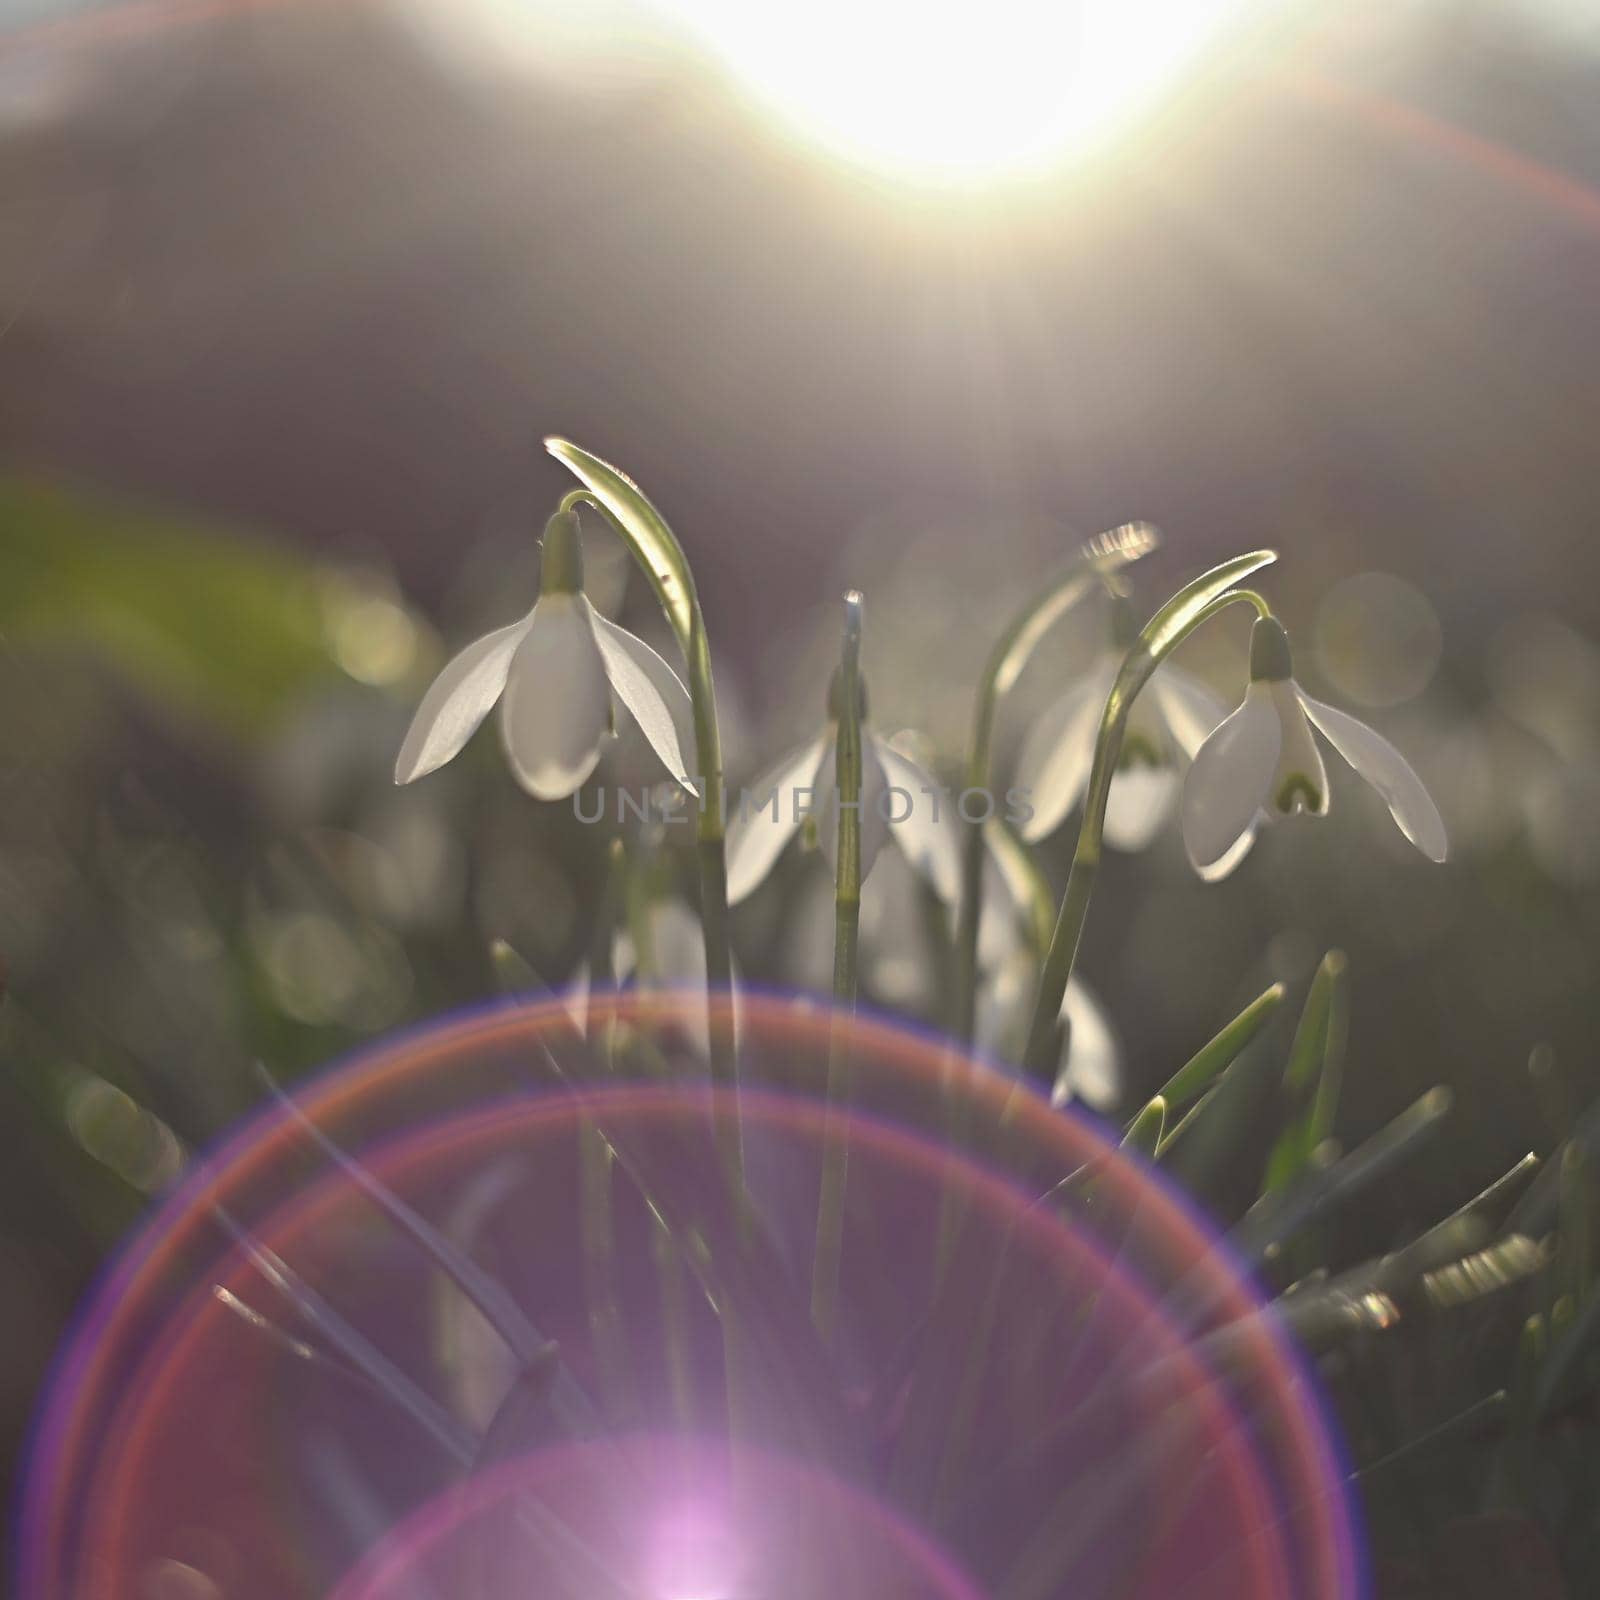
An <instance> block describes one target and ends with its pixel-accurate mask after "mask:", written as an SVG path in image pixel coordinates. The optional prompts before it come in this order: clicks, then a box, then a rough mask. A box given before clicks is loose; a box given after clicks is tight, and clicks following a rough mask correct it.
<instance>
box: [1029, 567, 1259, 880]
mask: <svg viewBox="0 0 1600 1600" xmlns="http://www.w3.org/2000/svg"><path fill="white" fill-rule="evenodd" d="M1114 605H1115V607H1116V609H1115V611H1114V612H1113V614H1112V617H1113V621H1112V630H1111V633H1112V637H1111V640H1110V642H1109V643H1108V644H1107V646H1106V648H1105V649H1104V650H1103V651H1102V652H1101V654H1100V655H1099V656H1098V657H1097V658H1096V660H1095V662H1094V663H1093V665H1092V666H1090V668H1089V669H1088V671H1087V672H1085V673H1084V674H1083V676H1082V677H1081V678H1080V679H1079V680H1078V681H1077V682H1076V683H1075V684H1074V685H1073V686H1072V687H1071V688H1070V689H1069V690H1068V691H1067V692H1066V693H1065V694H1064V695H1062V697H1061V698H1060V699H1059V700H1057V701H1056V702H1055V704H1054V705H1052V706H1051V707H1050V708H1049V710H1047V711H1046V712H1045V713H1044V714H1043V715H1042V716H1041V717H1040V718H1039V720H1038V721H1037V722H1036V723H1035V724H1034V726H1033V728H1032V730H1031V731H1030V733H1029V734H1028V737H1027V739H1026V740H1024V742H1023V746H1022V752H1021V755H1020V756H1019V757H1018V761H1017V774H1016V782H1017V787H1018V788H1019V789H1021V790H1022V791H1023V792H1024V793H1026V794H1027V795H1028V797H1029V803H1030V804H1031V805H1032V806H1033V816H1032V817H1031V818H1030V819H1029V820H1028V821H1027V822H1026V823H1025V824H1024V825H1023V828H1022V836H1023V838H1024V839H1026V840H1027V841H1028V842H1029V843H1030V844H1032V843H1035V842H1037V841H1038V840H1040V839H1043V838H1046V837H1047V836H1048V835H1050V834H1052V833H1054V832H1055V830H1056V829H1057V828H1058V827H1060V826H1061V824H1062V822H1063V821H1065V820H1066V818H1067V816H1068V814H1069V813H1070V812H1071V811H1072V809H1073V807H1074V806H1076V805H1077V803H1078V802H1079V800H1081V799H1082V798H1083V791H1084V788H1085V787H1086V786H1087V784H1088V782H1089V769H1090V768H1091V767H1092V766H1093V764H1094V748H1095V742H1096V740H1097V739H1098V738H1099V734H1100V716H1101V713H1102V712H1103V711H1104V710H1105V704H1106V697H1107V696H1108V695H1109V694H1110V693H1111V685H1112V682H1113V680H1114V679H1115V678H1116V676H1117V672H1118V669H1119V668H1120V667H1121V665H1122V660H1123V657H1124V656H1125V655H1126V654H1127V650H1128V646H1129V645H1130V644H1132V642H1133V617H1132V614H1131V613H1130V612H1129V610H1128V603H1127V601H1126V600H1122V599H1120V598H1119V599H1118V600H1116V601H1115V602H1114ZM1227 709H1228V708H1227V706H1226V705H1225V704H1224V703H1223V702H1222V700H1220V699H1219V698H1218V697H1217V696H1216V695H1215V694H1213V693H1212V692H1211V690H1210V689H1208V688H1207V687H1206V686H1205V685H1204V684H1203V683H1201V682H1200V681H1199V679H1198V678H1193V677H1191V676H1190V675H1189V674H1188V673H1187V672H1183V671H1180V670H1179V669H1178V668H1177V667H1174V666H1170V665H1166V664H1163V665H1162V666H1160V667H1158V668H1156V671H1155V674H1154V676H1153V677H1152V678H1151V679H1150V682H1149V683H1148V684H1146V685H1145V687H1144V690H1143V691H1142V692H1141V693H1140V695H1139V697H1138V699H1136V700H1135V701H1134V703H1133V707H1132V709H1131V710H1130V711H1129V713H1128V725H1127V731H1126V733H1125V734H1124V736H1123V740H1122V753H1121V756H1120V758H1119V760H1118V764H1117V771H1116V774H1115V776H1114V777H1113V778H1112V780H1111V792H1110V794H1109V796H1108V797H1107V800H1106V820H1105V840H1106V843H1107V844H1109V845H1111V846H1113V847H1114V848H1116V849H1118V850H1142V849H1144V847H1145V846H1146V845H1147V844H1149V843H1150V841H1151V840H1152V839H1153V838H1154V837H1155V835H1156V833H1157V831H1158V830H1159V829H1160V827H1161V824H1162V823H1163V822H1165V821H1166V819H1167V817H1168V816H1169V815H1170V814H1171V812H1172V809H1173V806H1174V805H1175V804H1176V802H1177V798H1178V789H1179V778H1180V758H1181V759H1190V760H1192V759H1193V757H1194V753H1195V751H1197V750H1198V749H1199V748H1200V746H1201V744H1202V743H1204V741H1205V738H1206V736H1207V735H1208V734H1209V733H1210V732H1211V730H1212V729H1213V728H1215V727H1216V726H1217V724H1218V723H1219V722H1221V721H1222V719H1223V717H1224V716H1226V715H1227Z"/></svg>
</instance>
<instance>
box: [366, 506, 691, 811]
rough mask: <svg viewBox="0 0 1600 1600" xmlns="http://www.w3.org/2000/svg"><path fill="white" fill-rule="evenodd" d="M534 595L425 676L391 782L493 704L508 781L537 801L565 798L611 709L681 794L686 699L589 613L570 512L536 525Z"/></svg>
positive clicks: (621, 633) (467, 729) (654, 659)
mask: <svg viewBox="0 0 1600 1600" xmlns="http://www.w3.org/2000/svg"><path fill="white" fill-rule="evenodd" d="M539 588H540V592H539V598H538V600H537V602H536V603H535V605H534V608H533V610H532V611H530V612H529V613H528V614H527V616H525V617H524V618H523V619H522V620H521V621H520V622H514V623H512V624H511V625H510V626H509V627H506V628H497V629H496V630H495V631H494V632H493V633H488V634H485V635H484V636H483V638H481V639H479V640H478V641H477V642H476V643H474V644H469V645H468V646H467V648H466V649H465V650H463V651H462V652H461V653H460V655H458V656H456V657H455V659H454V660H452V661H451V662H450V663H449V664H448V665H447V666H446V667H445V669H444V670H443V671H442V672H441V673H440V674H439V676H438V677H437V678H435V679H434V681H433V685H432V687H431V688H430V689H429V690H428V692H427V694H425V695H424V696H423V697H422V704H421V705H420V706H419V707H418V708H417V714H416V716H415V718H413V720H412V723H411V730H410V732H408V733H407V734H406V737H405V743H404V744H403V745H401V747H400V758H399V760H398V761H396V762H395V768H394V781H395V782H396V783H410V782H411V781H412V779H414V778H420V777H422V776H423V775H424V774H425V773H429V772H432V771H433V770H434V769H435V768H436V767H442V766H443V765H444V764H445V762H447V761H449V760H450V759H451V758H452V757H453V756H455V755H456V754H457V753H458V752H459V751H460V749H461V747H462V746H463V745H464V744H465V743H466V742H467V740H468V739H470V738H471V737H472V735H473V733H474V732H475V731H476V730H477V727H478V725H479V724H480V723H481V722H482V721H483V719H484V718H485V717H486V716H487V715H488V714H489V710H490V708H491V707H492V706H493V705H494V703H495V701H496V700H498V701H499V702H500V734H501V738H502V740H503V742H504V744H505V749H506V755H507V757H508V759H509V760H510V762H511V770H512V771H513V772H514V773H515V774H516V777H517V781H518V782H519V783H520V784H521V785H522V787H523V788H524V789H526V790H527V791H528V792H529V793H530V794H533V795H535V796H537V797H538V798H539V799H541V800H562V799H565V798H566V796H568V795H570V794H572V793H573V792H574V791H576V790H577V788H578V787H579V785H580V784H582V782H583V781H584V779H585V778H587V777H588V776H589V774H590V773H591V772H593V771H594V768H595V764H596V763H597V762H598V761H599V759H600V752H601V749H602V747H603V746H604V744H605V741H606V740H607V739H608V738H610V737H612V736H613V735H614V734H615V731H616V722H617V705H618V703H619V702H620V704H621V705H622V706H623V707H624V708H626V710H627V711H628V712H629V713H630V714H631V715H632V717H633V719H634V721H635V722H636V723H638V725H639V730H640V732H642V733H643V734H644V736H645V738H646V739H647V740H648V741H649V742H650V745H651V747H652V748H653V749H654V750H655V753H656V754H657V755H658V756H659V757H660V758H661V761H662V762H663V764H664V765H665V766H666V768H667V770H668V772H670V773H671V774H672V776H673V777H674V778H675V779H676V780H677V781H678V782H679V783H680V784H682V785H683V786H684V787H685V788H686V789H690V790H693V789H694V784H693V783H692V782H691V781H690V778H689V776H688V773H689V762H688V757H689V756H690V754H691V753H692V752H693V750H694V748H695V746H694V734H693V718H692V713H691V709H690V704H689V692H688V690H687V689H685V688H684V686H683V684H682V683H681V682H680V681H679V679H678V675H677V674H676V673H675V672H674V671H673V670H672V668H671V667H670V666H668V665H667V663H666V662H665V661H663V660H662V659H661V657H660V656H658V655H657V654H656V653H655V651H654V650H652V649H651V648H650V647H649V645H647V644H645V642H644V641H643V640H642V639H636V638H634V636H633V635H632V634H631V633H629V632H627V630H626V629H623V628H619V627H617V625H616V624H615V623H613V622H608V621H607V620H606V619H605V618H604V617H602V616H600V615H599V614H598V613H597V612H596V611H595V610H594V609H593V607H591V606H590V604H589V601H588V599H587V597H586V596H585V595H584V592H583V542H582V535H581V534H580V532H579V530H578V518H577V514H576V513H575V512H571V511H558V512H557V513H556V514H555V515H554V516H553V517H551V519H550V520H549V522H548V523H546V524H545V530H544V554H543V559H542V566H541V575H540V585H539Z"/></svg>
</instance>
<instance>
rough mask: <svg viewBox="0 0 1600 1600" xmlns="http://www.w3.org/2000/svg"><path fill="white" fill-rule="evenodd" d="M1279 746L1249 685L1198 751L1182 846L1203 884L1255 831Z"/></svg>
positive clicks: (1268, 706)
mask: <svg viewBox="0 0 1600 1600" xmlns="http://www.w3.org/2000/svg"><path fill="white" fill-rule="evenodd" d="M1282 745H1283V729H1282V726H1281V724H1280V722H1279V719H1278V711H1277V707H1276V706H1275V705H1274V704H1273V702H1272V695H1271V691H1270V688H1269V686H1268V685H1267V684H1264V683H1252V684H1251V685H1250V688H1249V689H1248V690H1247V691H1246V693H1245V697H1244V703H1243V704H1242V705H1240V706H1239V707H1238V709H1237V710H1236V711H1234V712H1233V714H1232V715H1231V716H1229V717H1228V718H1226V719H1225V720H1224V721H1223V723H1222V725H1221V726H1220V727H1219V728H1218V729H1217V730H1216V732H1215V733H1213V734H1212V735H1211V737H1210V738H1209V739H1207V740H1206V742H1205V743H1204V744H1203V745H1201V747H1200V749H1199V752H1198V753H1197V754H1196V756H1195V758H1194V765H1193V766H1192V767H1190V768H1189V771H1188V775H1187V776H1186V777H1185V778H1184V782H1183V843H1184V847H1185V848H1186V849H1187V850H1188V852H1189V860H1190V861H1191V862H1192V863H1193V864H1194V869H1195V871H1196V872H1198V873H1199V874H1200V876H1201V877H1202V878H1205V877H1208V876H1210V875H1213V874H1215V873H1216V869H1217V868H1218V867H1219V865H1220V864H1221V863H1223V862H1224V861H1226V860H1227V859H1228V858H1229V856H1230V854H1231V853H1232V852H1233V851H1234V850H1235V848H1236V847H1237V846H1238V844H1239V841H1240V839H1241V837H1242V836H1243V835H1244V834H1246V833H1247V832H1250V831H1252V830H1253V829H1254V828H1255V826H1256V818H1257V815H1258V813H1259V812H1260V810H1261V807H1262V806H1263V805H1264V804H1265V803H1266V801H1267V798H1268V795H1269V792H1270V789H1271V784H1272V775H1273V773H1274V772H1275V771H1276V770H1277V765H1278V752H1279V750H1280V749H1281V748H1282ZM1235 859H1237V858H1235ZM1230 865H1231V863H1230Z"/></svg>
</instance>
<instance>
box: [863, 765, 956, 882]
mask: <svg viewBox="0 0 1600 1600" xmlns="http://www.w3.org/2000/svg"><path fill="white" fill-rule="evenodd" d="M867 737H868V739H869V740H870V741H871V743H872V745H873V748H874V749H875V750H876V751H877V753H878V759H879V760H880V761H881V762H882V763H883V771H884V776H885V778H886V779H887V781H888V783H889V786H890V787H891V788H894V789H898V790H899V791H900V793H898V794H888V793H886V794H885V795H884V805H885V807H886V808H887V810H888V817H889V830H890V834H891V836H892V837H893V839H894V842H895V843H896V844H897V845H899V847H900V852H901V854H902V855H904V856H905V858H906V860H907V861H909V862H910V863H911V865H912V866H913V867H914V868H915V869H916V870H917V872H918V873H920V874H921V876H922V877H924V878H926V879H927V880H928V882H929V883H931V884H932V885H933V888H934V892H935V893H936V894H937V895H938V896H939V898H940V899H941V900H943V901H944V903H945V904H946V905H954V904H955V903H956V901H957V900H959V899H960V898H961V829H960V827H959V826H958V825H957V822H956V812H955V797H954V796H953V795H943V794H938V793H936V792H925V791H937V789H938V783H937V781H936V780H935V779H934V778H933V776H932V775H931V774H929V773H927V772H924V771H923V769H922V768H921V767H919V766H918V765H917V764H916V762H915V761H911V760H909V759H908V758H907V757H905V756H903V755H901V754H900V752H899V751H898V750H896V749H895V748H894V747H893V746H892V745H890V744H887V743H885V742H884V741H883V740H881V739H878V738H875V737H873V736H872V735H871V734H868V735H867Z"/></svg>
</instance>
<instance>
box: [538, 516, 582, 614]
mask: <svg viewBox="0 0 1600 1600" xmlns="http://www.w3.org/2000/svg"><path fill="white" fill-rule="evenodd" d="M543 549H544V554H543V556H542V558H541V561H540V566H539V589H540V593H541V594H581V593H582V592H583V534H582V532H581V531H580V530H579V527H578V513H577V512H576V511H558V512H556V514H555V515H554V516H553V517H551V519H550V520H549V521H548V522H547V523H545V525H544V546H543Z"/></svg>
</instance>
